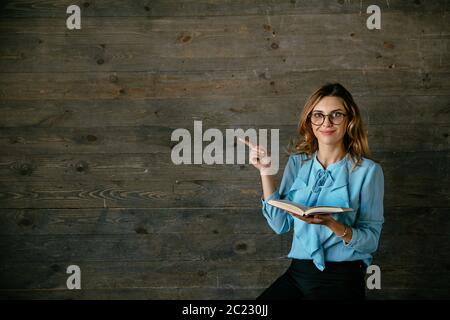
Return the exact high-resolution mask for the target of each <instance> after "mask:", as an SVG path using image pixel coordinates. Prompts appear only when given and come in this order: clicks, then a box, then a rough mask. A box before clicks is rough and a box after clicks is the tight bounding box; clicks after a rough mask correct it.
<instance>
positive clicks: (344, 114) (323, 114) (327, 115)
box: [308, 111, 347, 126]
mask: <svg viewBox="0 0 450 320" xmlns="http://www.w3.org/2000/svg"><path fill="white" fill-rule="evenodd" d="M313 113H319V114H321V115H322V116H323V120H322V123H320V124H317V123H313V122H312V119H311V117H312V116H313ZM332 113H340V114H342V115H343V116H344V118H345V117H346V116H347V114H346V113H342V112H340V111H333V112H331V113H328V114H325V113H322V112H311V113H310V114H309V115H308V118H309V120H310V121H311V123H312V124H313V125H315V126H321V125H323V123H324V122H325V119H326V117H328V120H329V121H330V123H331V124H334V125H337V126H338V125H340V124H342V122H344V118H342V122H339V123H334V122H333V120H331V117H330V115H331V114H332Z"/></svg>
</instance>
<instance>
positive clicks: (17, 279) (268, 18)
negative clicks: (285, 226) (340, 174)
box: [0, 0, 450, 300]
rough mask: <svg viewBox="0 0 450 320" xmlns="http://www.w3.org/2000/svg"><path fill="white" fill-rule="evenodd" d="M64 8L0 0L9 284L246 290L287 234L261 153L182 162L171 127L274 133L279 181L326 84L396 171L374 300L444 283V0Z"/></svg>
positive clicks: (424, 291)
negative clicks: (372, 25) (336, 86)
mask: <svg viewBox="0 0 450 320" xmlns="http://www.w3.org/2000/svg"><path fill="white" fill-rule="evenodd" d="M71 4H73V3H72V1H68V0H67V1H66V0H63V1H53V0H45V1H36V0H10V1H3V2H1V4H0V18H1V19H0V43H1V45H0V298H1V299H233V300H234V299H254V298H255V297H256V296H257V295H259V294H260V293H261V292H262V291H263V290H264V289H265V288H266V287H267V286H268V285H270V284H271V283H272V282H273V281H274V280H275V279H276V278H277V277H278V276H279V275H280V274H281V273H282V272H283V271H284V270H285V269H286V268H287V267H288V266H289V260H288V259H287V258H286V255H287V253H288V252H289V250H290V245H291V241H292V233H288V234H284V235H282V236H278V235H276V234H275V233H274V232H273V231H272V230H271V229H270V227H269V226H268V224H267V222H266V220H265V218H264V217H263V215H262V213H261V206H260V197H261V186H260V181H259V176H258V174H257V173H256V171H255V169H254V168H252V167H251V166H250V165H248V164H223V165H206V164H200V165H181V166H176V165H174V164H173V163H172V162H171V158H170V154H171V150H172V148H173V147H174V145H176V143H177V142H175V141H171V140H170V135H171V133H172V132H173V130H175V129H177V128H186V129H188V130H190V131H191V132H192V130H193V123H194V120H199V121H200V120H201V121H202V122H203V130H206V129H208V128H217V129H219V130H221V131H222V132H223V133H224V132H225V130H226V129H228V128H230V129H232V128H242V129H248V128H255V129H270V128H274V129H279V130H280V151H281V152H280V171H279V172H278V175H277V179H278V180H277V181H278V182H279V181H280V178H281V175H282V171H283V168H284V165H285V164H286V161H287V158H288V155H287V154H286V152H285V150H284V148H285V147H286V146H287V144H288V141H289V139H290V138H292V137H294V136H295V135H296V129H297V121H298V117H299V115H300V112H301V110H302V107H303V104H304V102H305V99H306V98H307V97H308V95H310V94H311V93H312V92H313V91H314V90H315V89H316V88H317V87H318V86H320V85H322V84H323V83H324V82H328V81H339V82H341V83H342V84H344V86H345V87H346V88H348V89H349V91H350V92H351V93H352V94H353V96H354V98H355V100H356V102H357V104H358V105H359V107H360V111H361V115H362V118H363V121H364V125H365V127H366V129H367V132H368V136H369V144H370V148H371V150H372V151H373V153H374V156H375V158H376V159H378V160H380V161H381V165H382V168H383V173H384V177H385V198H384V199H385V203H384V207H385V211H384V213H385V223H384V226H383V232H382V236H381V241H380V245H379V248H378V251H377V252H376V253H375V254H374V261H373V263H374V264H377V265H379V266H380V268H381V271H382V289H381V290H367V294H368V297H369V298H370V299H433V298H434V299H449V298H450V295H449V290H448V283H449V282H450V273H449V269H450V259H449V255H448V252H449V249H450V248H449V245H450V242H449V238H448V235H449V233H450V225H449V223H448V214H449V213H450V202H449V200H450V197H449V195H450V189H449V183H448V181H449V180H450V179H449V177H450V153H449V152H450V148H449V146H450V144H449V134H450V132H449V131H450V113H449V111H450V64H449V61H450V59H449V57H450V56H449V52H450V51H449V48H450V42H449V39H450V28H449V25H450V24H449V17H450V15H449V12H450V7H449V4H448V1H446V0H439V1H426V2H425V1H407V0H390V1H372V2H371V4H376V5H379V6H380V8H381V12H382V28H381V30H368V29H367V27H366V19H367V17H368V14H367V13H366V11H365V10H366V7H367V4H364V3H362V2H360V1H343V0H335V1H332V0H329V1H327V0H320V1H299V0H290V1H269V0H245V1H231V0H221V1H218V0H198V1H190V0H176V1H175V0H161V1H159V0H157V1H147V0H137V1H117V0H113V1H106V0H95V1H91V0H86V1H82V2H79V3H78V4H79V5H80V7H81V12H82V29H81V30H76V31H70V30H68V29H67V28H66V23H65V22H66V21H65V20H66V18H67V16H68V15H67V14H66V8H67V6H68V5H71ZM206 144H207V143H205V144H204V146H206ZM70 264H78V265H79V266H80V267H81V269H82V288H83V290H67V289H66V279H67V276H68V275H67V274H66V268H67V266H69V265H70ZM430 266H431V268H430Z"/></svg>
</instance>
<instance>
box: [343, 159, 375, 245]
mask: <svg viewBox="0 0 450 320" xmlns="http://www.w3.org/2000/svg"><path fill="white" fill-rule="evenodd" d="M383 198H384V175H383V170H382V168H381V166H380V165H379V164H377V163H375V164H374V165H373V166H372V167H370V168H369V172H368V174H367V176H366V178H365V181H364V182H363V186H362V189H361V202H360V206H359V217H358V220H357V221H356V225H355V227H353V228H352V229H351V231H352V237H351V238H350V241H348V243H346V244H345V245H347V246H349V247H351V248H353V249H355V250H356V251H359V252H362V253H373V252H375V251H376V250H377V248H378V242H379V240H380V234H381V228H382V225H383V223H384V214H383V213H384V210H383ZM346 242H347V241H346Z"/></svg>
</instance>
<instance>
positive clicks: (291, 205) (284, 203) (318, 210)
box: [267, 200, 353, 216]
mask: <svg viewBox="0 0 450 320" xmlns="http://www.w3.org/2000/svg"><path fill="white" fill-rule="evenodd" d="M267 203H268V204H270V205H271V206H274V207H277V208H280V209H283V210H286V211H288V213H290V214H292V213H294V214H297V215H300V216H308V215H314V214H330V213H343V212H351V211H353V209H352V208H341V207H332V206H317V207H307V206H302V205H301V204H298V203H295V202H292V201H289V200H269V201H268V202H267Z"/></svg>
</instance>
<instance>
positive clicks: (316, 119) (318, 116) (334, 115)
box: [308, 111, 346, 126]
mask: <svg viewBox="0 0 450 320" xmlns="http://www.w3.org/2000/svg"><path fill="white" fill-rule="evenodd" d="M345 116H346V114H345V113H342V112H339V111H333V112H331V113H330V114H323V113H322V112H313V113H312V114H309V115H308V117H309V118H310V119H311V123H312V124H314V125H316V126H321V125H322V124H323V123H324V122H325V118H326V117H328V120H330V122H331V123H332V124H335V125H339V124H341V123H342V121H344V117H345Z"/></svg>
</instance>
